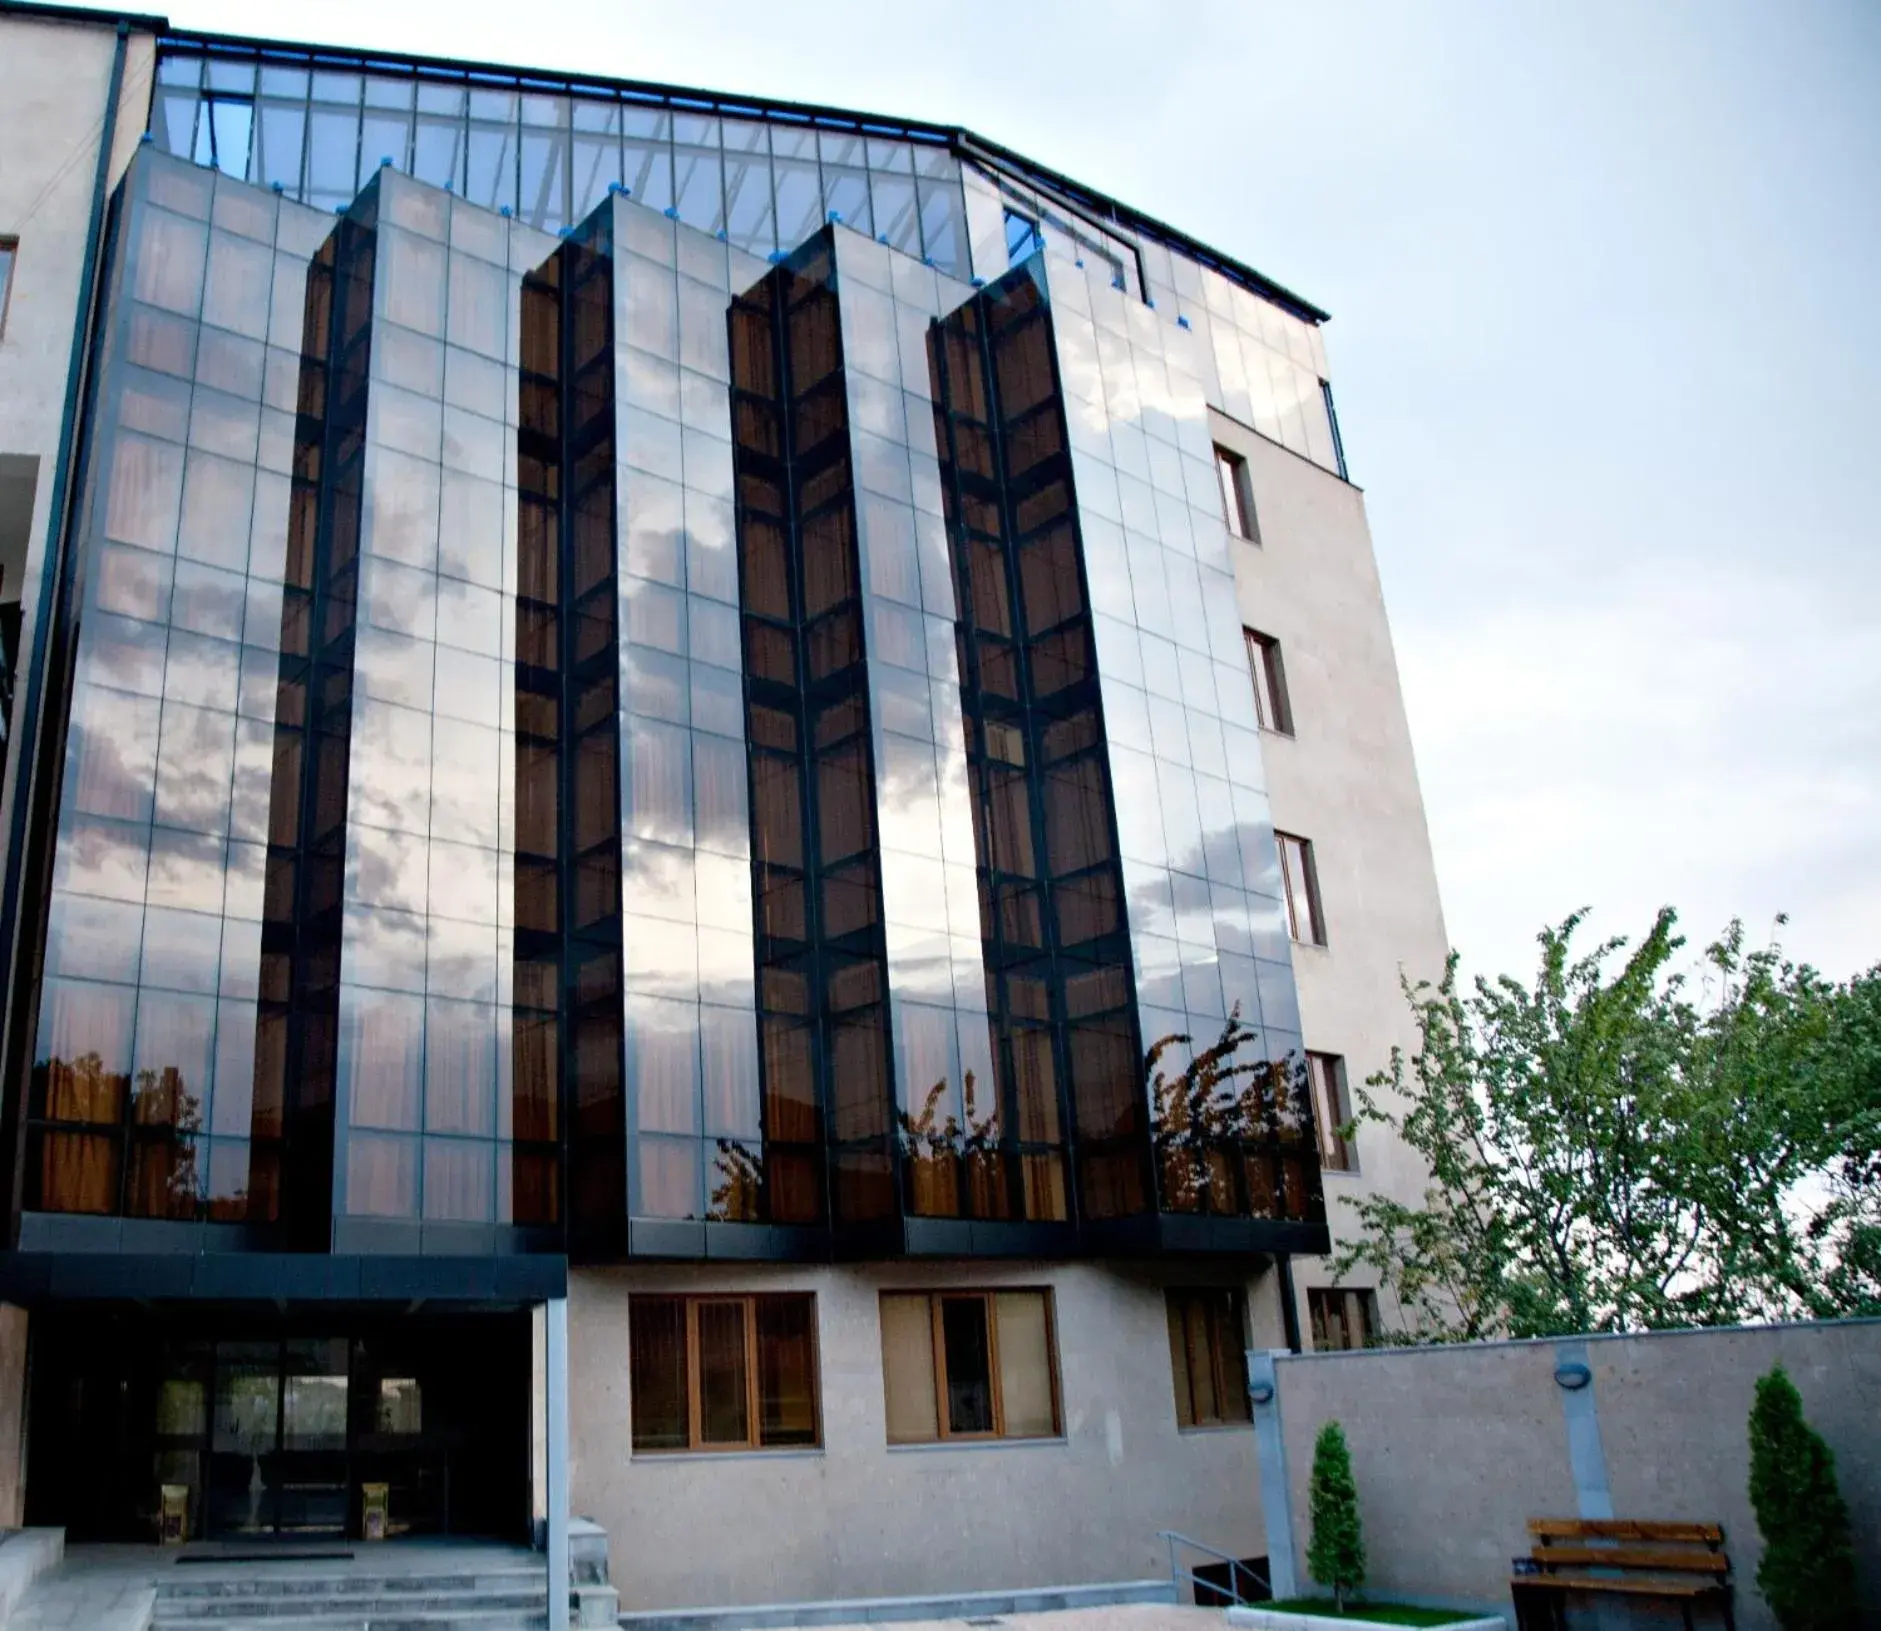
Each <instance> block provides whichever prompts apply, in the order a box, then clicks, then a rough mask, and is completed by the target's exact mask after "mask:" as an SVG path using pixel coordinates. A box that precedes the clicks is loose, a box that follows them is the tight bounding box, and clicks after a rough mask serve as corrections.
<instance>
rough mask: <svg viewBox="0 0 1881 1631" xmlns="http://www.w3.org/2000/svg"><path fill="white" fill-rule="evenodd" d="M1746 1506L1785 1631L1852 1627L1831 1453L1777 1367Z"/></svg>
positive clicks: (1766, 1584) (1755, 1412) (1765, 1387)
mask: <svg viewBox="0 0 1881 1631" xmlns="http://www.w3.org/2000/svg"><path fill="white" fill-rule="evenodd" d="M1314 1476H1315V1483H1314V1489H1315V1491H1317V1489H1318V1483H1317V1476H1318V1475H1317V1473H1315V1475H1314ZM1317 1498H1318V1497H1317V1494H1315V1500H1317ZM1750 1504H1751V1506H1752V1507H1753V1508H1755V1509H1756V1513H1757V1527H1758V1528H1759V1529H1760V1530H1762V1531H1763V1559H1762V1561H1761V1562H1759V1563H1758V1565H1757V1589H1758V1590H1759V1591H1761V1592H1762V1593H1763V1595H1764V1601H1766V1602H1767V1603H1769V1605H1770V1611H1771V1612H1772V1613H1773V1614H1775V1615H1776V1617H1777V1623H1778V1624H1780V1625H1781V1626H1782V1627H1783V1631H1853V1627H1854V1624H1855V1543H1854V1538H1853V1536H1852V1534H1851V1532H1850V1530H1849V1522H1848V1503H1847V1502H1845V1501H1844V1500H1843V1499H1842V1492H1841V1490H1840V1489H1839V1488H1837V1487H1836V1482H1835V1453H1834V1452H1833V1451H1832V1450H1831V1449H1830V1448H1829V1446H1828V1445H1827V1444H1825V1443H1824V1442H1823V1439H1822V1435H1821V1434H1820V1433H1818V1432H1817V1431H1816V1430H1815V1429H1814V1428H1813V1427H1811V1426H1810V1425H1809V1423H1808V1422H1806V1421H1805V1420H1804V1419H1803V1397H1802V1395H1801V1394H1800V1393H1798V1392H1797V1391H1796V1384H1795V1383H1794V1382H1792V1381H1791V1380H1790V1379H1789V1375H1788V1373H1787V1372H1785V1370H1784V1369H1783V1367H1782V1366H1781V1365H1777V1366H1774V1367H1773V1368H1772V1369H1771V1371H1770V1373H1769V1375H1767V1376H1760V1377H1758V1379H1757V1397H1756V1401H1755V1402H1754V1403H1753V1404H1752V1405H1751V1408H1750ZM1314 1510H1315V1512H1317V1510H1318V1508H1317V1507H1315V1509H1314Z"/></svg>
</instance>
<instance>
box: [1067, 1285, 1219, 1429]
mask: <svg viewBox="0 0 1881 1631" xmlns="http://www.w3.org/2000/svg"><path fill="white" fill-rule="evenodd" d="M1040 1295H1041V1296H1042V1297H1044V1299H1045V1371H1046V1380H1047V1381H1049V1382H1050V1383H1051V1390H1052V1431H1053V1432H1054V1433H1063V1432H1064V1430H1065V1399H1064V1386H1063V1382H1062V1380H1061V1379H1060V1377H1059V1374H1058V1299H1057V1298H1056V1297H1054V1296H1053V1295H1052V1293H1051V1290H1050V1288H1046V1289H1045V1290H1044V1291H1042V1292H1041V1293H1040ZM1190 1398H1191V1400H1193V1398H1194V1395H1193V1394H1191V1395H1190Z"/></svg>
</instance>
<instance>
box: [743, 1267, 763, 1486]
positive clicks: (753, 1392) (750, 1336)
mask: <svg viewBox="0 0 1881 1631" xmlns="http://www.w3.org/2000/svg"><path fill="white" fill-rule="evenodd" d="M739 1303H740V1305H741V1306H742V1307H743V1309H744V1326H745V1448H746V1449H747V1450H755V1449H757V1448H759V1446H760V1434H759V1432H758V1299H757V1298H756V1297H755V1296H752V1297H741V1298H739Z"/></svg>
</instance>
